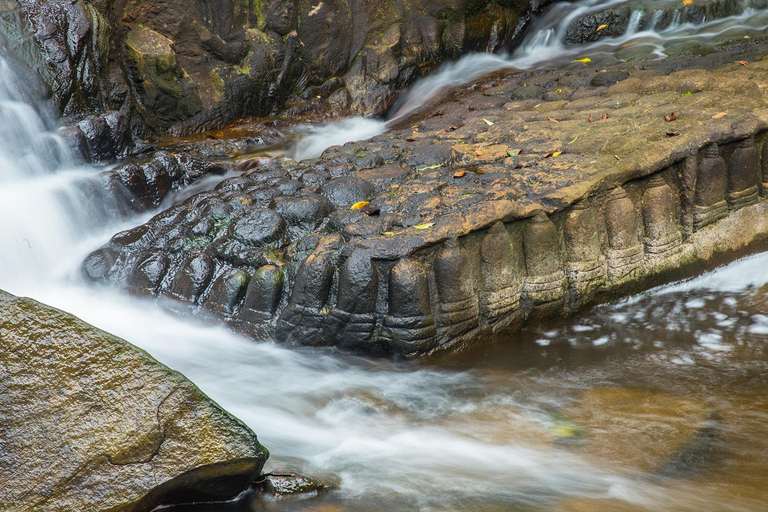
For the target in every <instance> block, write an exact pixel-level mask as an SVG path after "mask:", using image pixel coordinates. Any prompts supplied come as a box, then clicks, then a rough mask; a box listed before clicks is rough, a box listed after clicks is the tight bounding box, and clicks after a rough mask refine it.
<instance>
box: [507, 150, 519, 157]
mask: <svg viewBox="0 0 768 512" xmlns="http://www.w3.org/2000/svg"><path fill="white" fill-rule="evenodd" d="M521 151H522V149H508V150H507V154H508V155H509V156H517V155H519V154H520V152H521Z"/></svg>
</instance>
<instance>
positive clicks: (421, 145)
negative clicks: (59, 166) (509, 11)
mask: <svg viewBox="0 0 768 512" xmlns="http://www.w3.org/2000/svg"><path fill="white" fill-rule="evenodd" d="M767 53H768V46H766V43H765V41H762V40H748V41H747V40H740V41H737V42H734V43H733V45H731V46H728V45H726V47H725V49H724V50H722V51H719V52H717V51H716V52H712V51H711V50H708V51H707V52H702V53H697V52H686V53H683V54H682V55H679V56H677V57H675V58H670V59H667V60H661V61H655V62H641V63H640V64H634V65H628V64H626V63H620V64H615V65H613V66H609V68H605V69H603V68H598V67H595V66H590V65H585V64H583V63H577V62H574V63H571V64H570V65H566V66H564V68H563V69H561V70H560V71H546V72H535V73H533V72H518V73H515V72H505V73H497V74H495V75H492V76H489V77H486V78H484V79H481V80H479V81H477V82H476V83H474V84H472V85H471V86H468V87H466V88H464V89H461V90H457V91H454V92H452V93H451V94H449V95H448V96H447V97H446V98H445V99H443V100H442V101H440V102H438V103H437V104H436V105H434V106H432V107H429V108H426V109H424V110H423V111H421V112H419V113H418V114H416V115H415V116H412V117H411V118H410V119H407V120H404V121H402V122H401V123H400V125H399V126H396V127H395V128H394V129H393V130H391V131H390V132H388V133H386V134H383V135H379V136H377V137H374V138H373V139H371V140H368V141H362V142H357V143H350V144H347V145H345V146H343V147H338V146H337V147H331V148H329V149H328V150H326V151H325V153H324V154H323V156H322V157H321V158H317V159H313V160H305V161H302V162H300V163H297V162H293V161H291V160H274V161H272V162H270V163H266V164H265V163H264V162H263V161H262V160H260V159H257V160H259V162H258V164H257V165H256V164H254V165H249V164H248V160H247V159H245V160H241V162H240V163H239V164H238V165H239V168H240V169H246V170H245V171H244V172H242V174H241V175H240V176H237V177H234V178H230V179H227V180H225V181H224V182H222V183H221V184H220V185H219V186H218V187H217V189H216V190H214V191H209V192H204V193H202V194H199V195H197V196H193V197H191V198H190V199H188V200H187V201H185V202H183V203H181V204H177V205H175V206H173V207H171V208H170V209H168V210H167V211H165V212H163V213H162V214H160V215H158V216H157V217H155V218H154V219H152V220H151V221H150V222H149V223H147V224H146V225H144V226H141V227H139V228H135V229H134V230H131V231H129V232H126V233H121V234H118V235H116V236H115V238H113V240H112V241H111V242H110V243H109V244H108V246H106V247H105V248H104V249H101V250H99V251H96V252H95V253H94V254H93V255H91V256H90V257H89V258H88V260H87V261H86V268H96V269H102V270H103V271H102V273H101V275H100V276H99V279H101V280H104V281H108V282H113V283H118V284H126V283H128V284H129V285H130V284H131V283H134V284H133V285H132V286H133V287H134V288H136V284H135V283H143V282H147V283H151V285H149V284H147V285H146V287H145V289H146V292H147V293H149V294H151V295H154V296H157V297H166V296H170V297H173V298H175V299H178V300H180V301H182V302H183V303H185V304H186V306H184V308H183V309H185V310H186V311H195V310H197V309H205V310H209V311H213V312H215V313H216V314H218V315H219V316H220V317H221V318H223V319H224V320H226V321H227V322H230V323H231V324H232V325H233V326H235V327H236V328H237V329H239V330H241V331H243V332H246V333H248V334H250V335H252V336H253V337H254V338H257V339H263V338H270V337H274V338H275V339H277V340H278V341H279V342H281V343H286V344H289V345H304V344H308V345H313V346H321V345H337V346H341V347H345V348H350V349H354V350H358V351H363V352H367V353H374V354H388V355H390V356H395V357H416V356H420V355H424V354H429V353H432V352H435V351H438V350H444V349H448V348H460V347H462V346H464V345H466V344H469V343H473V342H475V341H478V340H480V339H482V333H484V332H489V331H493V330H497V329H501V328H508V327H511V328H516V327H519V325H520V324H521V323H522V322H524V321H527V320H531V319H535V318H541V317H546V316H552V315H561V314H568V313H571V312H574V311H577V310H578V309H579V308H582V307H584V306H585V305H587V304H590V303H594V302H596V301H599V300H604V299H605V298H610V297H613V296H616V295H620V294H622V293H627V292H630V291H636V290H638V289H641V288H643V287H647V286H649V285H650V284H652V283H655V282H658V281H659V280H661V279H664V278H665V277H664V276H671V275H678V276H679V275H680V274H679V272H683V271H685V269H688V270H687V271H689V272H690V271H692V270H694V269H696V268H702V265H706V264H707V262H714V261H716V260H717V258H721V257H725V256H726V255H727V254H731V253H738V252H739V251H744V250H746V249H747V248H748V247H749V246H754V244H756V243H758V242H760V240H763V239H764V238H765V233H766V232H768V231H766V226H765V225H764V224H765V222H764V221H763V220H762V219H763V216H762V213H761V212H763V211H764V210H765V209H766V206H765V205H766V203H765V201H764V199H763V196H764V194H765V190H766V189H765V187H764V186H763V184H764V183H765V181H766V179H765V175H766V174H767V173H768V170H767V169H766V160H765V158H764V156H762V155H764V154H765V151H766V150H765V147H766V138H767V137H768V131H767V130H768V110H767V109H766V97H765V78H766V76H768V60H766V59H765V55H766V54H767ZM737 60H738V61H742V62H741V63H740V62H736V61H737ZM712 63H718V66H717V67H714V68H712ZM745 63H746V64H745ZM681 68H685V69H684V70H681V71H674V70H677V69H681ZM710 68H712V69H710ZM670 71H671V72H670ZM604 73H613V75H611V76H612V82H613V83H612V84H610V85H593V82H594V81H595V77H597V76H600V75H601V74H604ZM613 78H615V79H616V80H613ZM600 83H601V84H602V82H600ZM533 85H535V86H536V87H537V89H535V94H534V95H533V96H532V97H528V96H526V98H525V99H516V98H517V97H518V96H517V95H516V91H519V90H520V89H521V88H525V89H529V88H530V87H532V86H533ZM489 91H491V92H492V93H489ZM672 113H674V114H675V116H674V117H675V119H674V120H671V121H666V120H665V116H667V117H670V118H671V117H672V116H670V114H672ZM267 211H270V213H269V214H268V213H267ZM255 212H261V213H259V214H258V215H261V216H265V218H266V216H269V220H268V221H265V222H263V223H262V225H260V226H259V227H258V229H256V228H255V227H254V230H256V231H259V232H261V231H262V230H264V232H265V233H266V234H264V236H261V235H258V236H250V235H248V236H245V235H244V234H243V233H246V231H247V232H248V233H250V232H251V231H249V228H247V227H246V226H243V227H242V233H241V229H240V227H239V226H241V223H246V224H247V221H246V220H244V219H248V218H250V217H249V216H250V215H256V213H255ZM254 232H255V231H254ZM170 241H173V243H170ZM105 250H106V251H107V252H105ZM158 251H159V252H160V253H162V254H163V255H164V257H165V259H164V260H163V262H162V264H160V263H159V260H157V253H158ZM107 255H109V258H107V257H106V256H107ZM113 257H114V264H113V265H112V267H110V268H109V269H107V266H108V262H110V261H112V259H113ZM147 261H150V262H152V264H151V265H149V267H148V266H147V265H148V264H147ZM203 261H205V262H206V264H205V265H202V263H201V262H203ZM191 262H199V263H195V265H197V266H196V267H190V265H192V263H191ZM148 268H149V269H151V270H152V272H151V279H150V280H149V281H146V279H148V277H147V276H148V273H147V269H148ZM194 268H197V269H199V270H194ZM100 271H101V270H100ZM257 275H258V276H260V277H259V279H258V280H256V281H255V282H254V281H253V279H254V278H255V276H257ZM193 276H194V278H193ZM267 276H269V277H267ZM667 278H668V277H667ZM252 287H253V291H252V290H251V288H252ZM256 290H258V291H256ZM258 295H260V296H262V297H265V298H264V300H259V299H257V298H256V297H257V296H258ZM248 297H250V299H249V298H248ZM246 303H247V304H246Z"/></svg>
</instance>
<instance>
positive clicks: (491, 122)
mask: <svg viewBox="0 0 768 512" xmlns="http://www.w3.org/2000/svg"><path fill="white" fill-rule="evenodd" d="M483 121H485V124H487V125H488V126H493V121H489V120H487V119H486V118H483Z"/></svg>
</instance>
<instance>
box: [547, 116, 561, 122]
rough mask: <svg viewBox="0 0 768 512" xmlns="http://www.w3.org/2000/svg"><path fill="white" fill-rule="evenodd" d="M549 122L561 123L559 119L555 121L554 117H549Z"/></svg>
mask: <svg viewBox="0 0 768 512" xmlns="http://www.w3.org/2000/svg"><path fill="white" fill-rule="evenodd" d="M547 121H552V122H553V123H559V122H560V121H558V120H557V119H555V118H554V117H549V116H547Z"/></svg>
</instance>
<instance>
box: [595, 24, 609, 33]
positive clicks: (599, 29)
mask: <svg viewBox="0 0 768 512" xmlns="http://www.w3.org/2000/svg"><path fill="white" fill-rule="evenodd" d="M604 28H608V25H600V26H599V27H597V30H595V32H600V31H601V30H603V29H604Z"/></svg>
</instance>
